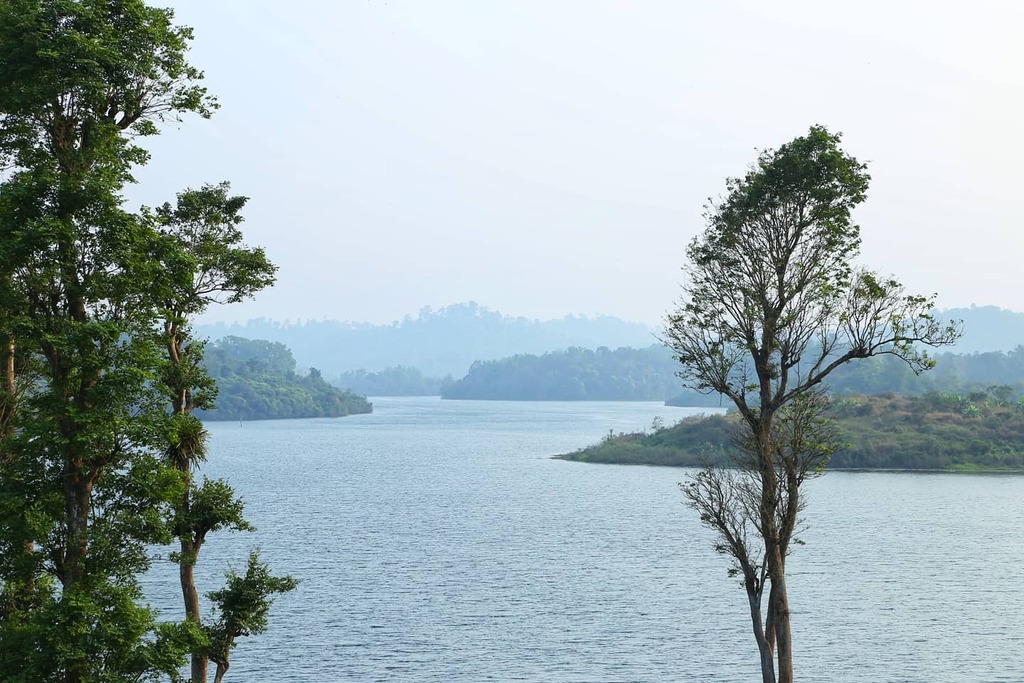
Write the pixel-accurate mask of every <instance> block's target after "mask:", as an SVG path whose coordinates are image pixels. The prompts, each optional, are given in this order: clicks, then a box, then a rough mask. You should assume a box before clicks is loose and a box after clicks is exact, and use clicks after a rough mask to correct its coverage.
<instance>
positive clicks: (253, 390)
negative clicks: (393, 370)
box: [197, 337, 373, 420]
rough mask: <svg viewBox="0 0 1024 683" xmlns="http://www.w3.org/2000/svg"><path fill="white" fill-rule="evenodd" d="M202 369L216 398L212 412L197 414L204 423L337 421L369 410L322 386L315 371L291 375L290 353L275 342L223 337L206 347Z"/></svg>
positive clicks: (361, 402)
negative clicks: (213, 382) (213, 384)
mask: <svg viewBox="0 0 1024 683" xmlns="http://www.w3.org/2000/svg"><path fill="white" fill-rule="evenodd" d="M205 363H206V367H207V369H208V370H209V372H210V375H211V376H213V378H214V379H215V380H216V381H217V385H218V387H219V395H218V398H217V408H216V410H208V411H207V410H204V411H199V412H198V413H197V414H198V415H199V416H201V417H203V418H204V419H212V420H271V419H280V418H298V417H342V416H344V415H352V414H359V413H369V412H371V410H372V409H373V406H372V405H371V404H370V403H369V402H368V401H367V400H366V399H365V398H363V397H362V396H355V395H353V394H352V393H350V392H347V391H342V390H340V389H338V388H336V387H333V386H331V385H330V384H328V383H327V382H326V381H325V380H324V378H323V377H322V376H321V374H320V372H319V371H318V370H316V368H313V369H311V370H310V372H309V374H307V375H305V376H301V375H297V374H296V373H295V359H294V358H293V357H292V354H291V351H289V350H288V348H287V347H286V346H284V345H283V344H279V343H276V342H267V341H261V340H248V339H242V338H240V337H225V338H224V339H221V340H219V341H217V342H215V343H213V344H211V345H209V347H208V348H207V353H206V359H205Z"/></svg>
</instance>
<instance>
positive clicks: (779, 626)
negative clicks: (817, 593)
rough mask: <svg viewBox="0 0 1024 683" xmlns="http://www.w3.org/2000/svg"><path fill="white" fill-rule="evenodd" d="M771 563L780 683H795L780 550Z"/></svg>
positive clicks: (777, 550)
mask: <svg viewBox="0 0 1024 683" xmlns="http://www.w3.org/2000/svg"><path fill="white" fill-rule="evenodd" d="M773 555H774V557H772V558H771V561H770V562H769V573H770V576H771V582H772V596H771V600H772V612H773V615H772V623H773V624H774V626H775V642H776V646H777V650H776V657H777V658H778V662H779V680H778V683H793V634H792V631H790V628H789V592H788V590H787V588H786V561H785V556H784V555H783V554H782V552H781V551H780V549H779V548H776V549H775V551H774V553H773Z"/></svg>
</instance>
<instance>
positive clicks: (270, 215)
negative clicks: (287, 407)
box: [128, 0, 1024, 327]
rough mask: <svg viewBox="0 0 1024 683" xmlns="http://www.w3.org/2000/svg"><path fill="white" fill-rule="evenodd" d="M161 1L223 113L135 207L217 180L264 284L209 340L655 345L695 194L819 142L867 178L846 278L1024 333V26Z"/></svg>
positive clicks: (826, 7)
mask: <svg viewBox="0 0 1024 683" xmlns="http://www.w3.org/2000/svg"><path fill="white" fill-rule="evenodd" d="M168 3H169V5H168ZM156 4H164V5H168V6H170V7H172V8H173V9H174V10H175V17H176V21H177V22H178V23H181V24H185V25H188V26H192V27H193V28H194V30H195V40H194V43H193V47H192V51H191V61H192V63H193V64H194V65H195V66H197V67H199V68H200V69H202V70H203V71H204V72H205V74H206V85H207V86H208V88H209V89H210V92H211V93H213V94H215V95H216V96H217V97H218V99H219V102H220V105H221V109H220V110H219V111H218V112H217V113H216V114H215V115H214V117H213V118H212V119H210V120H202V119H199V118H193V119H186V120H184V121H182V122H181V123H180V124H175V125H172V126H170V127H168V128H167V129H165V131H164V133H163V134H162V135H161V136H160V137H158V138H155V139H152V140H151V141H147V146H148V147H149V148H150V150H151V151H152V160H151V161H150V163H149V165H148V166H146V167H145V168H143V169H141V170H140V171H139V172H138V173H137V174H136V177H137V179H138V180H139V184H138V185H137V186H136V187H133V188H132V189H131V190H130V191H129V193H128V195H129V199H130V200H131V201H132V202H134V203H144V204H148V205H151V206H152V205H154V204H160V203H163V202H164V201H169V200H173V197H174V195H175V193H176V192H178V191H180V190H182V189H185V188H187V187H199V186H200V185H202V184H203V183H216V182H220V181H222V180H227V181H230V182H231V183H232V189H233V191H234V192H236V193H238V194H242V195H246V196H248V197H250V198H251V199H250V201H249V204H248V206H247V208H246V212H245V213H246V223H245V225H244V226H243V227H244V230H245V234H246V239H247V242H248V243H249V244H252V245H259V246H262V247H264V248H265V249H266V250H267V253H268V255H269V256H270V258H271V259H272V260H273V261H274V262H275V263H276V264H277V265H278V266H279V268H280V270H279V272H278V281H277V284H276V286H275V287H274V288H273V289H271V290H267V291H264V292H261V293H260V294H259V295H258V296H257V298H256V299H255V300H254V301H251V302H246V303H244V304H241V305H233V306H226V307H217V308H216V310H213V311H211V312H210V313H209V314H208V315H207V316H206V317H205V318H204V322H216V321H233V320H246V319H249V318H257V317H265V318H272V319H276V320H281V321H291V322H296V321H299V320H322V319H329V320H352V321H365V322H374V323H389V322H391V321H393V320H398V319H401V318H402V317H403V316H405V315H406V314H412V315H413V316H415V315H416V313H417V311H419V310H420V309H421V308H422V307H425V306H431V307H433V308H439V307H441V306H445V305H448V304H453V303H458V302H465V301H470V300H473V301H477V302H479V303H480V304H482V305H484V306H487V307H489V308H492V309H496V310H499V311H501V312H503V313H505V314H508V315H514V316H525V317H528V318H539V319H549V318H560V317H563V316H565V315H570V314H572V315H591V316H592V315H599V314H604V315H614V316H618V317H621V318H624V319H626V320H630V321H637V322H643V323H646V324H648V325H651V326H654V327H656V326H659V325H660V322H661V320H662V319H663V317H664V315H665V313H666V312H667V311H668V310H670V309H671V308H672V307H673V305H674V304H675V302H676V301H677V300H678V295H679V291H680V290H679V288H680V283H681V281H682V278H683V273H682V271H681V267H682V266H683V265H684V261H685V248H686V245H687V244H688V243H689V242H690V240H692V239H693V238H694V237H695V236H696V235H698V234H699V233H700V231H701V230H702V229H703V227H704V220H703V218H702V214H703V211H704V209H703V207H704V205H705V204H706V203H707V200H708V198H709V197H717V196H721V194H722V193H723V192H724V188H725V178H727V177H730V176H737V175H741V174H743V173H744V172H745V171H746V170H747V169H748V168H749V166H750V164H751V163H752V162H753V161H754V160H755V158H756V156H757V154H758V151H759V150H763V149H766V148H774V147H778V146H779V145H781V144H783V143H785V142H787V141H789V140H791V139H793V138H794V137H797V136H799V135H802V134H803V133H805V132H806V131H807V129H808V128H809V127H810V126H811V125H814V124H821V125H825V126H826V127H828V128H829V129H830V130H832V131H838V132H842V133H843V146H844V148H845V149H846V151H847V152H848V153H850V154H852V155H853V156H855V157H857V158H858V159H859V160H861V161H866V162H868V164H869V172H870V174H871V176H872V182H871V188H870V190H869V194H868V200H867V202H865V203H864V204H863V205H862V206H861V207H859V208H858V209H857V210H856V213H855V219H856V220H857V222H858V223H859V224H860V225H861V229H862V233H861V236H862V239H863V247H862V252H861V257H860V260H859V262H860V263H861V264H862V265H865V266H867V267H869V268H872V269H875V270H878V271H881V272H882V273H884V274H893V275H895V276H896V277H897V278H898V279H900V280H901V281H902V282H904V284H905V285H906V286H907V289H908V291H910V292H913V293H918V294H932V293H937V294H938V297H937V302H938V305H939V306H940V307H942V308H950V307H961V306H970V305H978V306H983V305H995V306H1000V307H1003V308H1008V309H1011V310H1018V311H1024V284H1022V279H1021V277H1020V273H1021V270H1022V259H1021V256H1022V254H1024V225H1022V220H1021V217H1022V215H1024V206H1022V201H1021V200H1022V198H1024V192H1022V191H1021V184H1022V182H1024V165H1022V162H1024V126H1022V125H1021V120H1022V118H1021V117H1022V112H1024V68H1022V66H1024V41H1021V40H1019V27H1020V26H1021V25H1024V3H1016V2H1009V1H1007V0H1003V1H1000V2H993V1H991V0H978V1H976V2H973V3H970V5H969V6H968V4H967V3H963V2H957V3H950V2H942V1H936V2H923V1H921V2H893V1H892V0H885V1H884V2H883V1H876V0H866V1H862V2H858V3H822V2H815V1H813V0H800V1H788V0H777V1H775V2H771V3H766V2H761V1H754V0H750V1H740V0H723V1H720V2H704V3H697V2H683V1H678V0H677V1H670V0H647V1H643V0H639V1H634V2H628V1H626V0H621V1H619V2H604V1H602V0H572V1H570V0H508V1H504V0H493V1H492V0H461V1H454V0H453V1H448V0H429V1H427V0H386V1H379V0H338V1H336V2H327V0H320V1H316V2H314V1H312V0H295V1H294V2H289V3H283V2H280V1H279V0H218V1H217V2H211V1H210V0H174V1H171V0H164V3H160V2H159V0H158V1H157V3H156Z"/></svg>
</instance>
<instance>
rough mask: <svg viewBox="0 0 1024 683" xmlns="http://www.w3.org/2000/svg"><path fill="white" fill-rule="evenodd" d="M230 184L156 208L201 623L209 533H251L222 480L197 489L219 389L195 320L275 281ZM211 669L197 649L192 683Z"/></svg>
mask: <svg viewBox="0 0 1024 683" xmlns="http://www.w3.org/2000/svg"><path fill="white" fill-rule="evenodd" d="M229 190H230V187H229V185H228V184H227V183H221V184H220V185H216V186H212V185H207V186H204V187H203V188H202V189H200V190H186V191H184V192H182V193H180V194H179V195H178V198H177V203H176V205H175V206H173V207H172V206H171V205H170V204H164V205H163V206H161V207H160V208H159V209H157V211H156V218H157V220H158V224H159V232H160V234H161V236H162V237H163V238H165V240H164V241H165V248H164V249H163V250H162V251H161V256H162V257H163V258H162V265H163V273H164V278H163V280H162V282H163V285H164V287H163V289H162V291H161V295H160V310H161V312H162V314H163V342H164V344H163V345H164V348H165V350H166V358H165V363H164V365H163V372H162V373H161V380H162V382H161V385H162V388H163V389H164V391H165V392H166V394H167V397H168V399H169V401H170V406H171V413H172V415H173V422H172V424H171V429H170V431H169V439H168V445H167V451H166V452H167V459H168V461H169V463H170V464H171V465H172V466H173V467H174V468H175V469H176V470H177V471H178V472H179V473H180V475H181V480H182V484H183V486H182V490H181V493H180V494H179V496H178V497H177V499H176V500H175V501H174V533H175V535H176V536H177V537H178V542H179V551H178V552H177V553H175V554H174V556H173V557H174V559H175V560H176V561H177V562H178V570H179V571H178V576H179V581H180V583H181V592H182V599H183V602H184V606H185V617H186V620H187V621H189V622H191V623H192V624H193V625H194V626H195V627H197V628H201V627H202V625H203V621H202V616H201V613H200V604H199V591H198V589H197V588H196V582H195V565H196V563H197V562H198V560H199V553H200V551H201V550H202V548H203V545H204V543H205V542H206V539H207V536H208V534H210V533H211V532H213V531H218V530H220V529H233V530H249V529H251V528H252V527H251V526H250V525H249V524H248V523H247V522H246V521H245V519H244V518H243V516H242V502H241V501H240V500H239V499H238V498H237V497H236V496H235V493H234V491H233V490H232V488H231V487H230V486H229V485H228V484H227V483H226V482H224V481H222V480H209V479H206V480H204V481H203V482H202V484H199V485H197V483H196V481H195V478H196V474H197V468H198V466H199V464H200V463H201V462H203V461H204V460H205V459H206V455H207V432H206V430H205V429H204V428H203V425H202V422H200V421H199V419H198V418H196V417H195V416H193V415H192V412H193V411H194V410H195V409H197V408H200V409H202V408H207V409H209V408H212V407H213V405H214V404H213V401H214V398H215V394H216V386H215V384H214V382H213V380H212V378H211V377H210V376H209V374H208V373H207V372H206V368H205V367H204V366H203V344H202V343H201V342H199V341H197V340H194V339H193V338H192V334H191V327H190V322H191V320H192V318H193V317H194V316H196V315H199V314H201V313H203V312H204V311H205V310H206V309H207V308H208V307H209V306H210V305H211V304H225V303H235V302H238V301H241V300H243V299H245V298H248V297H251V296H252V295H253V294H255V293H256V292H257V291H259V290H260V289H263V288H264V287H267V286H269V285H270V284H272V283H273V281H274V271H275V270H276V267H275V266H274V265H273V264H271V263H270V261H269V260H267V257H266V254H264V252H263V250H262V249H259V248H250V247H246V246H245V245H244V244H243V242H242V233H241V230H240V229H239V225H240V224H241V222H242V215H241V210H242V208H243V207H244V206H245V202H246V198H245V197H237V196H235V197H233V196H230V195H229V194H228V192H229ZM208 669H209V654H208V645H207V644H204V645H202V646H201V647H195V648H194V649H193V652H192V666H191V674H192V681H193V683H204V682H205V681H206V679H207V672H208Z"/></svg>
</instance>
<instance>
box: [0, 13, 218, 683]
mask: <svg viewBox="0 0 1024 683" xmlns="http://www.w3.org/2000/svg"><path fill="white" fill-rule="evenodd" d="M190 39H191V31H190V30H189V29H187V28H182V27H178V26H175V25H174V24H173V23H172V14H171V12H170V11H168V10H161V9H155V8H151V7H148V6H146V5H145V4H144V3H143V2H141V0H3V1H2V2H0V83H3V88H0V156H2V158H3V160H4V162H5V163H6V165H7V168H6V175H5V176H4V178H3V183H2V185H0V278H3V282H2V283H0V295H2V300H0V309H2V313H0V317H3V320H4V322H2V323H0V333H3V336H4V347H5V348H6V349H7V351H5V352H4V354H3V358H4V360H5V368H6V370H5V377H7V378H10V376H11V372H12V371H11V367H12V366H11V361H10V357H11V353H10V349H11V348H12V347H11V344H10V342H12V341H13V342H14V345H13V348H14V352H15V353H14V355H15V364H14V370H13V372H14V374H15V375H17V374H18V365H17V358H18V356H19V355H21V356H22V357H24V358H31V359H33V360H38V363H36V366H37V368H38V378H37V379H36V380H35V381H33V382H32V383H31V388H32V391H31V392H30V393H29V395H28V396H27V397H23V398H22V399H21V400H19V401H18V402H17V404H16V407H17V413H16V424H17V430H15V431H13V432H11V431H10V430H8V435H7V436H8V439H7V441H6V443H5V445H4V449H5V451H4V452H5V455H7V454H10V455H12V456H13V457H5V458H4V459H3V463H0V467H2V468H3V471H2V472H0V475H2V476H0V507H3V508H4V509H5V510H10V509H18V510H21V511H23V513H22V514H21V516H20V517H19V518H18V519H20V520H22V521H23V523H21V522H19V523H17V524H13V523H8V520H9V519H10V518H9V517H7V516H5V517H4V524H3V526H2V535H3V539H2V543H0V572H2V573H3V578H4V580H5V583H6V585H7V586H17V585H19V582H18V581H17V579H19V578H22V577H23V576H25V575H26V574H28V575H29V576H31V577H33V578H34V579H36V581H34V582H33V583H32V589H33V590H34V591H36V592H37V594H36V595H35V596H34V597H33V600H32V601H31V605H32V609H30V610H12V611H9V612H8V613H7V614H6V615H4V619H3V621H2V622H0V671H3V672H4V677H5V680H14V681H58V680H59V681H65V682H66V683H77V682H79V681H100V680H128V679H132V680H135V679H143V678H149V677H152V676H154V675H156V674H157V673H158V672H161V671H163V672H166V673H168V674H173V673H174V672H175V671H176V668H177V666H178V665H179V663H180V661H181V659H182V655H183V654H184V653H186V652H188V651H189V650H191V649H193V648H194V642H196V641H197V640H199V639H201V638H200V634H199V633H198V631H197V630H196V629H194V628H192V627H190V626H189V625H188V624H187V623H186V624H185V625H184V626H182V627H176V626H174V625H157V624H156V623H155V621H154V616H153V614H152V612H151V610H149V609H148V608H147V607H145V606H144V605H143V604H142V601H141V591H140V590H139V587H138V582H137V580H136V577H137V576H138V574H139V573H140V572H142V571H144V570H145V568H146V567H147V566H148V557H147V553H146V546H147V544H151V543H164V542H169V541H170V538H171V529H170V525H169V524H168V523H167V520H168V519H169V518H170V507H171V504H172V503H173V501H174V500H176V499H177V498H178V495H179V492H180V489H181V482H180V477H179V476H178V473H177V472H175V471H174V469H173V468H171V467H169V466H168V465H167V464H166V463H165V461H164V459H163V458H161V457H159V455H158V454H159V452H160V450H162V447H163V446H165V443H164V441H163V438H164V437H163V435H164V434H165V433H166V431H167V429H168V425H167V420H168V416H167V413H166V410H165V409H164V406H163V404H162V402H161V400H160V398H161V397H160V395H159V393H158V391H157V390H156V386H157V384H156V380H157V379H158V377H157V368H158V365H159V364H158V359H159V356H158V349H159V346H158V344H159V336H158V331H157V329H156V328H155V327H154V323H155V322H156V321H157V320H158V319H160V316H159V305H160V300H159V297H158V296H156V295H155V294H156V293H157V292H159V291H160V288H159V285H160V283H161V281H160V273H159V270H158V261H157V260H155V259H154V258H153V255H154V253H155V252H156V251H158V250H160V249H162V248H163V246H164V244H163V242H162V240H161V238H160V236H159V234H158V233H157V231H156V230H155V229H154V226H153V225H152V221H149V220H146V218H145V217H144V216H140V215H137V214H133V213H130V212H128V211H126V210H125V209H124V208H123V198H122V194H121V193H122V190H123V188H124V186H125V185H126V184H127V183H129V182H132V180H133V179H132V175H131V174H132V169H133V167H135V166H137V165H139V164H143V163H145V162H146V161H147V159H148V154H147V152H146V151H145V150H144V149H143V148H142V147H141V146H139V144H138V141H139V140H140V139H142V138H144V137H145V136H149V135H154V134H156V133H157V132H158V130H159V128H158V126H159V124H160V123H161V122H164V121H167V120H177V119H178V118H179V117H180V116H183V115H186V114H190V113H194V114H198V115H200V116H208V115H209V114H210V113H211V110H212V109H213V108H214V107H215V103H214V101H213V100H212V99H211V98H210V97H209V96H208V95H207V94H206V91H205V89H204V88H203V87H202V86H201V85H200V79H201V76H202V75H201V74H200V73H199V72H198V71H197V70H196V69H195V68H193V67H192V66H190V65H189V64H188V63H187V61H186V59H185V53H186V51H187V48H188V43H189V40H190ZM10 386H11V383H10V381H9V379H8V380H7V381H5V387H6V389H5V391H4V396H5V400H6V397H7V396H9V395H10V393H11V392H10V391H9V388H10ZM15 386H17V378H15ZM6 405H8V406H10V405H12V404H11V403H10V402H9V401H8V402H7V404H6ZM29 550H35V551H37V552H29ZM51 579H55V580H51ZM24 583H25V582H21V585H24ZM13 602H18V601H13ZM21 602H22V603H24V602H25V601H21Z"/></svg>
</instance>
